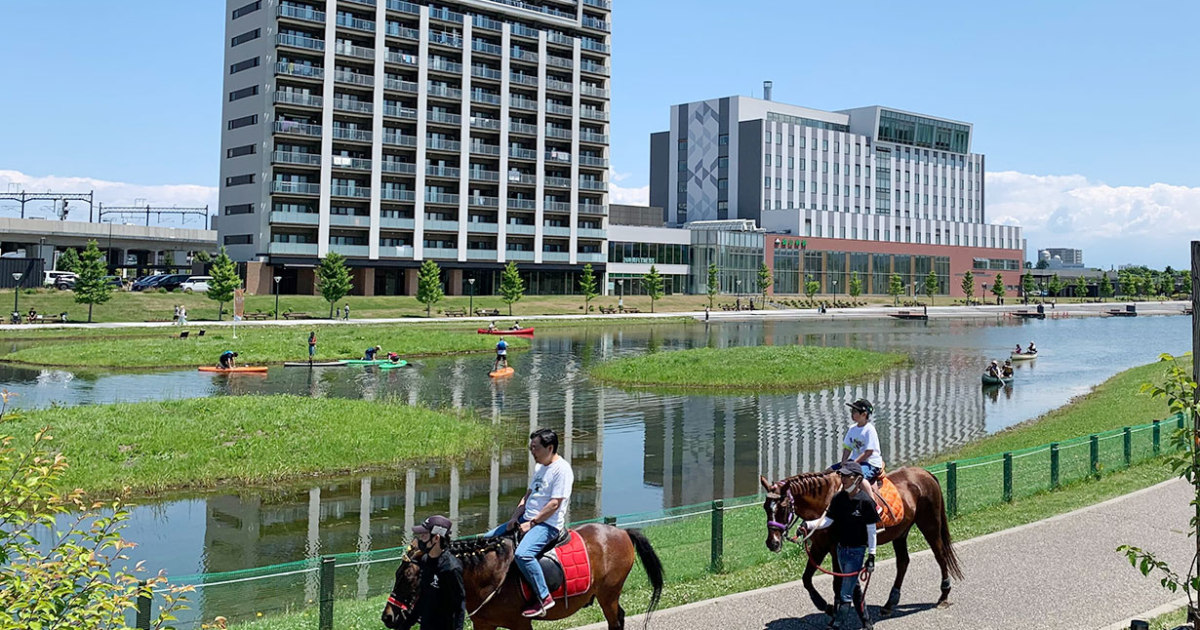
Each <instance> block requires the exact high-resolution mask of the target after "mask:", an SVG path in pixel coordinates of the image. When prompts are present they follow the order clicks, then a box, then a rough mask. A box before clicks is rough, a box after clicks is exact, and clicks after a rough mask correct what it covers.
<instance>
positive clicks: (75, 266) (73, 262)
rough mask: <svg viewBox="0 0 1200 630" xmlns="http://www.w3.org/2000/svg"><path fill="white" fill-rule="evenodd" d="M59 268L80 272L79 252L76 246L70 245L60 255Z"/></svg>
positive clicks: (60, 269)
mask: <svg viewBox="0 0 1200 630" xmlns="http://www.w3.org/2000/svg"><path fill="white" fill-rule="evenodd" d="M58 270H59V271H70V272H71V273H79V252H77V251H75V248H74V247H68V248H67V249H66V251H64V252H63V253H62V254H60V255H59V257H58Z"/></svg>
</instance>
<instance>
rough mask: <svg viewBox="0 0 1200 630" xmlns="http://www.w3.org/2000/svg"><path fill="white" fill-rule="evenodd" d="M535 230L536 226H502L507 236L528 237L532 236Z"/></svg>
mask: <svg viewBox="0 0 1200 630" xmlns="http://www.w3.org/2000/svg"><path fill="white" fill-rule="evenodd" d="M536 229H537V228H536V226H533V225H526V224H524V223H509V224H508V225H506V226H504V231H505V232H507V233H508V234H528V235H529V236H533V235H534V233H535V231H536Z"/></svg>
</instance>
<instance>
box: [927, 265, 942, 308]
mask: <svg viewBox="0 0 1200 630" xmlns="http://www.w3.org/2000/svg"><path fill="white" fill-rule="evenodd" d="M941 286H942V284H941V283H940V282H938V277H937V274H936V273H934V271H933V270H932V269H930V270H929V274H928V275H926V276H925V297H926V298H929V303H930V304H933V296H934V295H935V294H937V292H938V289H940V288H941Z"/></svg>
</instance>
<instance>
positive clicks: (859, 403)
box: [846, 398, 875, 415]
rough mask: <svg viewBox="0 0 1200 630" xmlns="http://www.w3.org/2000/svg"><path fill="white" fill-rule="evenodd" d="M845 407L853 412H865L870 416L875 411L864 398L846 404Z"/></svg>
mask: <svg viewBox="0 0 1200 630" xmlns="http://www.w3.org/2000/svg"><path fill="white" fill-rule="evenodd" d="M846 406H847V407H849V408H851V409H853V410H855V411H865V412H866V413H867V415H871V413H872V412H874V411H875V407H874V406H873V405H872V404H871V401H869V400H867V399H866V398H859V399H858V400H856V401H854V402H852V403H846Z"/></svg>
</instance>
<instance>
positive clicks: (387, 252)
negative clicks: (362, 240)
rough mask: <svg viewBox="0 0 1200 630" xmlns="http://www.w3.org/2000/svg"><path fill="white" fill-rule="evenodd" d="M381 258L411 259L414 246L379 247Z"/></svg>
mask: <svg viewBox="0 0 1200 630" xmlns="http://www.w3.org/2000/svg"><path fill="white" fill-rule="evenodd" d="M379 257H380V258H406V259H411V258H412V257H413V246H412V245H380V246H379Z"/></svg>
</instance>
